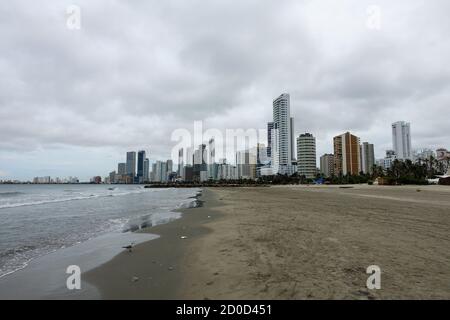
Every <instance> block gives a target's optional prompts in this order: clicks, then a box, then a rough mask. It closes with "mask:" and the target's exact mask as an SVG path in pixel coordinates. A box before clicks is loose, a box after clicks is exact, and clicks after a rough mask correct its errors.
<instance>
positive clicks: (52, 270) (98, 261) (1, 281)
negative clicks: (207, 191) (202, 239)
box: [0, 189, 202, 300]
mask: <svg viewBox="0 0 450 320" xmlns="http://www.w3.org/2000/svg"><path fill="white" fill-rule="evenodd" d="M201 193H202V190H201V189H199V190H198V191H197V193H195V195H194V196H190V197H187V198H185V199H184V200H183V201H182V203H181V204H180V205H179V206H177V208H173V209H172V210H171V212H172V213H175V215H176V216H177V217H176V218H175V219H174V220H172V219H170V220H167V221H163V220H162V221H161V224H160V225H161V226H162V225H165V224H170V223H172V222H174V221H177V220H180V219H181V218H182V213H179V212H183V211H185V210H190V209H191V208H195V207H196V206H201V205H202V203H201V201H200V200H199V195H200V196H201ZM177 212H178V213H177ZM157 226H158V224H156V225H155V228H156V227H157ZM149 229H152V227H146V228H145V227H142V228H141V227H140V228H139V230H136V231H130V232H122V231H112V232H107V233H104V234H99V235H96V236H95V237H92V238H89V239H87V240H86V241H83V242H78V243H76V244H74V245H70V246H67V247H62V248H60V249H55V250H54V251H51V252H48V253H45V254H43V255H40V256H37V257H34V258H32V259H30V260H28V261H27V262H26V264H25V265H24V266H21V267H20V268H17V269H15V270H13V271H11V272H9V273H7V274H4V275H2V277H0V299H6V300H10V299H27V300H28V299H52V300H53V299H100V298H101V295H100V294H99V292H98V290H97V289H96V288H95V287H94V286H92V285H90V284H89V283H88V282H86V281H85V279H84V274H85V273H88V272H89V271H91V270H94V269H96V268H98V267H100V266H102V265H103V264H105V263H108V262H109V261H111V260H112V259H114V257H116V256H117V255H120V254H121V253H123V252H124V251H126V250H125V249H123V248H122V247H123V246H125V245H127V244H129V243H135V244H136V246H137V245H139V244H141V243H144V242H151V241H152V240H154V239H155V238H158V235H155V234H153V233H152V232H151V231H149ZM70 265H76V266H79V267H80V269H81V272H82V274H81V287H82V288H81V290H73V291H70V290H67V288H66V280H67V278H68V277H69V274H66V269H67V267H68V266H70Z"/></svg>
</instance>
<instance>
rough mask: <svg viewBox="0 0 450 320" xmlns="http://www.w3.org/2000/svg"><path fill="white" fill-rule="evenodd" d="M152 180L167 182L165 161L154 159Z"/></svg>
mask: <svg viewBox="0 0 450 320" xmlns="http://www.w3.org/2000/svg"><path fill="white" fill-rule="evenodd" d="M153 169H154V172H152V174H153V179H154V180H153V181H155V182H167V163H166V162H164V161H156V163H155V164H154V167H153Z"/></svg>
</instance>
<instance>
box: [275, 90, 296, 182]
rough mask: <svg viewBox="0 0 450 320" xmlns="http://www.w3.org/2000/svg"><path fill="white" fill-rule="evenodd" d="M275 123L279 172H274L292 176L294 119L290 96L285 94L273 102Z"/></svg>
mask: <svg viewBox="0 0 450 320" xmlns="http://www.w3.org/2000/svg"><path fill="white" fill-rule="evenodd" d="M273 122H274V124H275V125H276V128H277V131H278V141H277V142H278V143H277V144H278V146H277V149H278V150H277V151H278V155H277V156H278V170H277V171H274V174H276V173H281V174H292V173H293V172H292V160H293V155H294V151H293V141H292V140H293V118H291V103H290V96H289V94H287V93H284V94H282V95H281V96H279V97H278V98H276V99H275V100H274V101H273ZM273 144H274V141H272V146H273ZM273 153H274V150H273V149H272V154H273ZM275 153H276V152H275Z"/></svg>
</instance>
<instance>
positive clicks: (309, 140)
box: [297, 133, 317, 179]
mask: <svg viewBox="0 0 450 320" xmlns="http://www.w3.org/2000/svg"><path fill="white" fill-rule="evenodd" d="M297 172H298V174H299V175H300V176H305V177H306V178H308V179H313V178H315V177H316V174H317V165H316V138H314V136H313V135H312V134H311V133H304V134H301V135H299V136H298V137H297Z"/></svg>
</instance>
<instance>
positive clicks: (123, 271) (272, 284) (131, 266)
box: [83, 185, 450, 299]
mask: <svg viewBox="0 0 450 320" xmlns="http://www.w3.org/2000/svg"><path fill="white" fill-rule="evenodd" d="M201 199H202V200H203V201H204V206H203V207H200V208H195V209H188V210H185V213H184V216H183V218H181V219H179V220H176V221H174V222H172V223H169V224H165V225H161V226H157V227H154V228H150V229H147V230H146V232H151V233H154V234H158V235H160V237H159V238H158V239H156V240H152V241H149V242H145V243H142V244H140V245H138V246H137V247H136V248H135V250H134V251H133V252H131V253H128V252H123V253H122V254H120V255H118V256H116V257H115V258H114V259H113V260H111V261H110V262H108V263H106V264H104V265H102V266H101V267H99V268H96V269H94V270H92V271H90V272H88V273H86V274H84V275H83V277H84V280H86V281H88V282H89V283H90V284H92V285H94V286H95V287H96V288H97V289H98V290H99V292H100V294H101V297H102V298H105V299H449V298H450V250H449V248H450V188H448V187H444V186H425V187H416V186H411V187H387V186H365V185H364V186H353V187H351V188H340V187H339V186H280V187H277V186H272V187H267V188H223V189H206V190H204V192H203V196H202V198H201ZM181 237H185V238H183V239H182V238H181ZM370 265H378V266H379V267H380V268H381V272H382V275H381V289H380V290H368V289H367V288H366V280H367V277H368V276H369V275H368V274H366V268H367V267H368V266H370Z"/></svg>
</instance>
